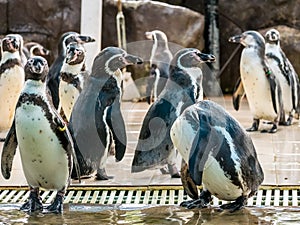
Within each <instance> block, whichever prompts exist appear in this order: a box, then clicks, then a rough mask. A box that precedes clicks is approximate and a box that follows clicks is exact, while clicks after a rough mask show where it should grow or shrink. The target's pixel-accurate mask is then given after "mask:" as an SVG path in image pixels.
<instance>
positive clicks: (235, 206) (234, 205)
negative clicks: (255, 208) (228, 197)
mask: <svg viewBox="0 0 300 225" xmlns="http://www.w3.org/2000/svg"><path fill="white" fill-rule="evenodd" d="M246 203H247V197H245V196H241V197H238V198H237V199H236V200H235V202H231V203H228V204H224V205H221V206H220V208H221V209H227V210H229V212H235V211H237V210H240V209H242V208H243V207H244V206H245V204H246Z"/></svg>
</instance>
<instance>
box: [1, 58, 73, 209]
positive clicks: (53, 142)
mask: <svg viewBox="0 0 300 225" xmlns="http://www.w3.org/2000/svg"><path fill="white" fill-rule="evenodd" d="M48 71H49V68H48V64H47V61H46V60H45V59H44V58H42V57H40V56H35V57H33V58H30V59H29V60H28V61H27V63H26V65H25V78H26V81H25V84H24V88H23V90H22V92H21V94H20V97H19V100H18V103H17V105H16V108H15V117H14V121H13V124H12V126H11V128H10V130H9V132H8V135H7V137H6V140H5V143H4V145H3V150H2V155H1V172H2V175H3V177H4V178H5V179H9V178H10V175H11V170H12V163H13V157H14V155H15V153H16V149H17V146H18V147H19V151H20V156H21V162H22V167H23V172H24V175H25V178H26V180H27V183H28V186H29V189H30V195H29V199H28V201H27V202H26V203H25V204H23V205H22V206H21V208H20V209H21V210H23V211H26V212H34V211H43V205H42V202H41V198H40V197H39V189H40V188H44V189H50V190H57V194H56V197H55V199H54V201H53V202H52V203H51V204H50V205H49V206H48V207H47V208H46V212H49V213H61V212H62V210H63V208H62V204H63V198H64V194H65V192H66V189H67V187H68V185H69V182H70V174H71V170H72V165H73V160H74V158H73V157H74V156H75V152H74V147H73V142H72V138H71V135H70V133H69V131H68V128H67V126H66V124H65V123H64V121H63V120H62V119H61V117H60V116H59V114H58V112H57V111H56V110H55V109H54V108H53V106H52V105H51V102H50V101H49V98H48V96H47V94H48V92H47V91H46V82H45V80H46V76H47V74H48Z"/></svg>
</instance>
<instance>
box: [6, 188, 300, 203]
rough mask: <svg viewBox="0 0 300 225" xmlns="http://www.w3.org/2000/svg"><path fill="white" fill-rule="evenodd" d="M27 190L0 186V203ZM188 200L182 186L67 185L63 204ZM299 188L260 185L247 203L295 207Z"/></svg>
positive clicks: (45, 194) (17, 199)
mask: <svg viewBox="0 0 300 225" xmlns="http://www.w3.org/2000/svg"><path fill="white" fill-rule="evenodd" d="M55 195H56V192H55V191H41V198H42V200H43V202H44V203H46V204H50V203H51V202H52V201H53V199H54V197H55ZM28 196H29V191H28V190H27V188H25V187H19V188H18V187H11V188H9V187H7V188H2V189H0V203H23V202H25V201H26V200H27V198H28ZM187 199H189V197H188V196H187V195H186V194H185V193H184V190H183V188H182V187H181V186H148V187H103V186H101V187H96V186H91V187H87V186H85V187H82V186H78V187H74V186H71V187H69V189H68V191H67V193H66V196H65V201H64V203H73V204H74V203H76V204H150V205H178V204H180V203H181V202H182V201H184V200H187ZM224 203H226V201H221V200H219V199H217V198H216V197H213V201H212V205H213V206H218V205H220V204H224ZM298 205H300V190H299V188H298V187H267V186H263V187H261V188H260V190H259V191H258V192H257V194H256V195H255V196H253V197H252V198H250V199H249V200H248V206H298Z"/></svg>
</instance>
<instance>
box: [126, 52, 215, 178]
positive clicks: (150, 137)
mask: <svg viewBox="0 0 300 225" xmlns="http://www.w3.org/2000/svg"><path fill="white" fill-rule="evenodd" d="M214 60H215V57H214V56H213V55H210V54H204V53H201V52H200V51H199V50H197V49H194V48H185V49H182V50H180V51H178V52H177V53H176V54H175V56H174V58H173V59H172V61H171V64H170V76H169V79H168V81H167V83H166V86H165V88H164V90H163V91H162V93H161V94H160V95H159V97H158V99H157V101H155V102H154V103H153V104H152V105H151V107H150V108H149V110H148V112H147V114H146V116H145V118H144V120H143V124H142V128H141V130H140V134H139V140H138V143H137V146H136V149H135V153H134V159H133V162H132V168H131V171H132V172H133V173H134V172H140V171H143V170H146V169H154V168H162V167H164V166H165V165H166V164H167V165H168V169H169V172H170V174H171V176H172V177H174V178H177V177H179V176H180V175H179V172H178V170H177V168H176V151H175V149H174V148H173V144H172V141H171V138H170V129H171V126H172V124H173V122H174V121H175V119H176V118H177V117H178V116H179V115H180V114H181V112H182V111H183V110H184V109H185V108H186V107H188V106H190V105H192V104H194V103H195V102H196V101H198V99H199V97H200V95H201V94H200V93H201V90H202V83H201V81H202V71H201V69H200V67H199V66H200V64H201V63H204V62H213V61H214Z"/></svg>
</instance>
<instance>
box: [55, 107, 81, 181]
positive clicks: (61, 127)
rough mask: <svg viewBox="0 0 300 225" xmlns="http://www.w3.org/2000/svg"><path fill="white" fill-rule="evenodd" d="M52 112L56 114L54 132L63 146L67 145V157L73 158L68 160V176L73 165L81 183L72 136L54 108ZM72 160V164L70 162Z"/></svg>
mask: <svg viewBox="0 0 300 225" xmlns="http://www.w3.org/2000/svg"><path fill="white" fill-rule="evenodd" d="M53 111H54V114H55V115H56V117H54V122H55V123H56V126H57V130H58V132H56V134H57V136H58V138H59V140H60V141H61V142H62V144H63V145H64V146H67V148H66V153H67V156H68V158H70V157H72V158H73V160H69V173H70V176H71V174H72V169H73V165H74V167H75V168H74V169H75V171H76V174H77V177H78V180H79V183H81V180H80V169H79V164H78V161H77V157H76V153H75V147H74V142H73V136H72V135H71V133H70V131H69V129H68V127H67V124H65V122H64V120H63V119H62V118H61V117H60V116H59V114H58V112H57V111H56V110H53ZM72 161H73V164H72Z"/></svg>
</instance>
